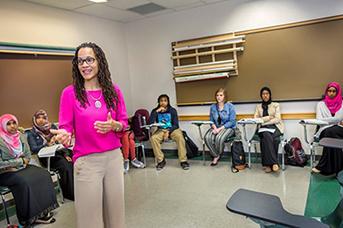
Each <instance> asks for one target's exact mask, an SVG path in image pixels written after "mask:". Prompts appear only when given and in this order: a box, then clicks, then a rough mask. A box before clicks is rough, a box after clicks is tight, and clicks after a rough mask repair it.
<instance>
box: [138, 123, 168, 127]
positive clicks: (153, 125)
mask: <svg viewBox="0 0 343 228" xmlns="http://www.w3.org/2000/svg"><path fill="white" fill-rule="evenodd" d="M163 126H164V124H163V123H152V124H147V125H143V126H141V128H152V127H163Z"/></svg>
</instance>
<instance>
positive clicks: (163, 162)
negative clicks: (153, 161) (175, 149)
mask: <svg viewBox="0 0 343 228" xmlns="http://www.w3.org/2000/svg"><path fill="white" fill-rule="evenodd" d="M165 165H166V159H164V158H163V160H162V161H160V162H159V163H157V165H156V169H157V170H161V169H163V168H164V166H165Z"/></svg>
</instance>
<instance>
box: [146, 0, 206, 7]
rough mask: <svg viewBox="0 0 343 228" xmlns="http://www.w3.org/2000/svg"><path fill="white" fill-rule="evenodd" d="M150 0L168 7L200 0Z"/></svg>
mask: <svg viewBox="0 0 343 228" xmlns="http://www.w3.org/2000/svg"><path fill="white" fill-rule="evenodd" d="M151 1H152V2H153V3H156V4H158V5H161V6H164V7H166V8H169V9H173V8H176V7H181V6H186V5H190V4H194V3H197V2H201V1H200V0H151Z"/></svg>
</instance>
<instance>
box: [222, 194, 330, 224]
mask: <svg viewBox="0 0 343 228" xmlns="http://www.w3.org/2000/svg"><path fill="white" fill-rule="evenodd" d="M226 208H227V209H228V210H229V211H231V212H233V213H236V214H240V215H243V216H246V217H248V218H250V219H251V220H253V221H254V222H256V223H257V224H259V225H260V227H272V226H274V225H277V227H280V226H281V227H311V228H329V226H328V225H326V224H324V223H321V222H320V221H318V220H316V219H313V218H308V217H305V216H303V215H295V214H291V213H289V212H287V211H286V210H285V209H284V208H283V206H282V203H281V200H280V198H279V197H277V196H275V195H270V194H266V193H261V192H256V191H251V190H247V189H238V190H237V191H236V192H235V193H234V194H233V195H232V196H231V197H230V199H229V200H228V202H227V204H226Z"/></svg>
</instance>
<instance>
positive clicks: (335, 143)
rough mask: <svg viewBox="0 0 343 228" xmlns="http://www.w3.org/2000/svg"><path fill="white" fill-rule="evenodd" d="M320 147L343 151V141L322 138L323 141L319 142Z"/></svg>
mask: <svg viewBox="0 0 343 228" xmlns="http://www.w3.org/2000/svg"><path fill="white" fill-rule="evenodd" d="M319 145H321V146H325V147H332V148H338V149H343V139H336V138H322V139H321V140H319Z"/></svg>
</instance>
